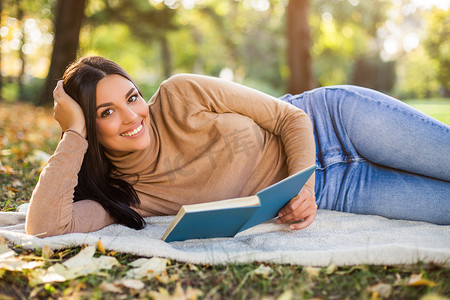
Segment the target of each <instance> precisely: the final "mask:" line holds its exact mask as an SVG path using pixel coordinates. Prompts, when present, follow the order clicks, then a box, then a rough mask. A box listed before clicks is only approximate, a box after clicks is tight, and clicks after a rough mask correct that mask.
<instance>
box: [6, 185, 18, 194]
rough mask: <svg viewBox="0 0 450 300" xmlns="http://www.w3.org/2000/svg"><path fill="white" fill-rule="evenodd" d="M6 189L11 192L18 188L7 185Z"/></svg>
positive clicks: (16, 190) (15, 191)
mask: <svg viewBox="0 0 450 300" xmlns="http://www.w3.org/2000/svg"><path fill="white" fill-rule="evenodd" d="M7 188H8V190H10V191H11V192H14V193H17V192H18V191H19V190H18V189H16V188H13V187H12V186H9V185H8V186H7Z"/></svg>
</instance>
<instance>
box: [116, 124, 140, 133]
mask: <svg viewBox="0 0 450 300" xmlns="http://www.w3.org/2000/svg"><path fill="white" fill-rule="evenodd" d="M143 128H144V126H142V124H141V125H139V126H138V127H137V128H136V129H134V130H132V131H129V132H125V133H122V134H120V135H121V136H133V135H136V134H138V133H139V132H141V130H142V129H143Z"/></svg>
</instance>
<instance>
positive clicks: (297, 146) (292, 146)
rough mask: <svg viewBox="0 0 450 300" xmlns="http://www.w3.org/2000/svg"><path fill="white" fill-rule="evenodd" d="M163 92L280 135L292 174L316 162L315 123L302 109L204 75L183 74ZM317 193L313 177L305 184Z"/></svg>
mask: <svg viewBox="0 0 450 300" xmlns="http://www.w3.org/2000/svg"><path fill="white" fill-rule="evenodd" d="M161 89H162V90H161V91H160V92H162V93H164V92H167V93H173V94H178V95H181V96H184V98H186V99H191V100H192V101H195V102H197V103H200V104H201V105H202V106H204V107H205V110H207V111H211V112H216V113H237V114H241V115H244V116H247V117H249V118H251V119H252V120H253V121H254V122H255V123H256V124H257V125H259V126H260V127H262V128H264V129H265V130H267V131H269V132H271V133H273V134H274V135H277V136H279V137H280V138H281V141H282V143H283V146H284V150H285V152H286V157H287V161H286V163H287V166H288V173H289V175H292V174H293V173H296V172H298V171H301V170H303V169H305V168H307V167H309V166H311V165H313V164H314V163H315V142H314V135H313V129H312V123H311V120H310V119H309V117H308V115H307V114H306V113H305V112H303V111H302V110H301V109H299V108H297V107H295V106H293V105H291V104H289V103H287V102H284V101H281V100H279V99H277V98H275V97H272V96H269V95H267V94H264V93H262V92H259V91H257V90H254V89H251V88H248V87H245V86H243V85H240V84H237V83H234V82H231V81H225V80H221V79H218V78H214V77H207V76H202V75H190V74H180V75H175V76H172V77H171V78H169V79H168V80H166V81H165V82H164V83H163V84H162V85H161ZM306 188H307V189H308V190H309V191H310V192H311V193H312V194H314V176H311V178H310V180H309V181H308V182H307V183H306Z"/></svg>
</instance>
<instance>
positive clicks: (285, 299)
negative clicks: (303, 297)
mask: <svg viewBox="0 0 450 300" xmlns="http://www.w3.org/2000/svg"><path fill="white" fill-rule="evenodd" d="M293 298H294V293H293V292H292V290H287V291H284V292H283V294H281V295H280V296H279V297H278V298H277V300H291V299H293Z"/></svg>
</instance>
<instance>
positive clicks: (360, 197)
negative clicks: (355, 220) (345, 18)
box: [284, 86, 450, 224]
mask: <svg viewBox="0 0 450 300" xmlns="http://www.w3.org/2000/svg"><path fill="white" fill-rule="evenodd" d="M284 100H286V101H288V102H290V103H292V104H294V105H296V106H298V107H299V108H301V109H303V110H304V111H305V112H306V113H307V114H308V115H309V116H310V117H311V119H312V122H313V126H314V134H315V139H316V149H317V153H316V154H317V160H316V161H317V164H318V165H319V169H318V171H316V197H317V200H318V201H317V202H318V204H319V207H320V208H328V209H335V210H342V211H348V212H355V213H367V214H378V215H383V216H386V217H393V218H402V219H414V220H424V221H430V222H436V223H441V224H442V223H448V222H449V220H448V218H449V217H448V215H449V209H450V208H449V205H450V199H449V196H448V195H450V183H449V181H450V167H449V166H450V127H449V126H447V125H445V124H443V123H441V122H439V121H436V120H434V119H432V118H430V117H428V116H426V115H424V114H422V113H420V112H418V111H416V110H414V109H413V108H411V107H409V106H407V105H405V104H403V103H401V102H400V101H398V100H395V99H393V98H391V97H389V96H386V95H384V94H381V93H378V92H375V91H372V90H369V89H364V88H358V87H352V86H336V87H329V88H321V89H316V90H313V91H310V92H306V93H303V94H302V95H298V96H285V97H284ZM404 171H407V172H404ZM413 173H415V174H413ZM416 174H420V175H416ZM427 176H429V177H434V178H428V177H427ZM438 210H439V211H440V212H444V215H440V216H438V214H439V213H437V211H438Z"/></svg>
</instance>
